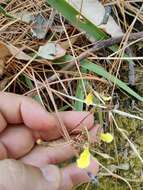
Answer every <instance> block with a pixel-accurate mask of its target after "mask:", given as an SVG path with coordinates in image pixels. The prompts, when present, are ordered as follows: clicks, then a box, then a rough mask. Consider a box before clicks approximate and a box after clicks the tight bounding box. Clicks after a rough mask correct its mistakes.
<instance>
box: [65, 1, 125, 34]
mask: <svg viewBox="0 0 143 190" xmlns="http://www.w3.org/2000/svg"><path fill="white" fill-rule="evenodd" d="M68 2H69V3H70V4H71V5H72V6H73V7H74V8H75V9H76V10H77V11H78V12H79V13H81V14H82V15H83V16H84V17H85V18H87V19H88V20H89V21H91V22H92V23H93V24H95V25H96V26H98V27H99V28H101V29H103V30H104V31H106V33H107V34H109V35H111V36H112V37H119V36H122V35H123V32H122V30H121V28H120V26H118V25H117V23H116V22H115V20H114V19H113V17H112V16H109V19H108V20H107V24H104V25H103V24H102V23H103V20H104V16H105V7H104V6H103V5H102V3H101V2H99V1H98V0H88V1H83V0H69V1H68Z"/></svg>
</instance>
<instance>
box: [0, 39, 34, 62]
mask: <svg viewBox="0 0 143 190" xmlns="http://www.w3.org/2000/svg"><path fill="white" fill-rule="evenodd" d="M11 55H12V56H13V57H15V58H17V59H19V60H25V61H29V60H30V59H31V57H30V56H29V55H27V54H26V53H24V52H23V51H22V50H20V49H19V48H17V47H15V46H13V45H12V44H10V43H4V42H2V41H0V58H1V59H4V58H5V57H6V56H11Z"/></svg>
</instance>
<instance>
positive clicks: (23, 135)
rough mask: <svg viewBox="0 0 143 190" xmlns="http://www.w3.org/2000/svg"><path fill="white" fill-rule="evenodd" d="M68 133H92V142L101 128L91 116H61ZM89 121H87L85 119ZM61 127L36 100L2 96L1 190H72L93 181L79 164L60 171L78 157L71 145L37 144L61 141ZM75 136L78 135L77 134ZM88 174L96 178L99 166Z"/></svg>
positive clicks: (0, 134) (0, 132)
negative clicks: (59, 166)
mask: <svg viewBox="0 0 143 190" xmlns="http://www.w3.org/2000/svg"><path fill="white" fill-rule="evenodd" d="M59 116H60V118H61V119H62V121H63V123H64V125H65V127H66V129H67V130H68V131H75V132H76V133H77V131H80V130H81V126H80V125H78V124H79V123H80V122H81V121H82V125H83V126H86V127H87V128H88V130H89V135H90V137H91V141H93V140H95V139H96V133H97V130H98V128H99V126H98V125H96V126H94V125H93V123H94V119H93V115H91V114H89V113H88V112H75V111H70V112H60V113H59ZM84 118H86V119H84ZM59 129H60V125H59V122H58V120H57V117H56V115H55V114H54V113H48V112H47V111H46V110H45V109H44V108H43V107H41V105H39V104H38V103H37V102H35V101H34V100H32V99H30V98H27V97H24V96H20V95H16V94H11V93H2V92H0V160H1V161H0V190H11V187H12V188H13V189H15V190H19V189H20V190H24V189H27V190H48V189H49V190H51V189H52V190H70V189H72V188H73V187H74V186H76V185H78V184H81V183H83V182H88V181H89V177H88V176H87V173H86V171H85V170H83V169H79V168H77V166H76V164H75V163H73V164H70V165H68V166H66V167H63V168H61V169H59V168H58V167H57V165H56V164H59V163H62V162H64V161H66V160H68V159H70V158H72V157H73V156H74V155H75V151H74V150H73V148H72V147H71V146H70V145H69V144H66V145H65V144H63V145H60V146H54V147H48V146H47V147H44V146H38V145H36V143H35V142H36V140H37V139H38V138H41V139H42V140H46V141H49V140H56V139H60V138H62V137H61V133H60V130H59ZM73 134H74V133H73ZM88 171H90V172H92V173H93V174H96V173H97V172H98V165H97V163H96V162H95V161H91V164H90V166H89V168H88Z"/></svg>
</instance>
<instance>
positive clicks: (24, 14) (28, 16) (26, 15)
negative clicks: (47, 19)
mask: <svg viewBox="0 0 143 190" xmlns="http://www.w3.org/2000/svg"><path fill="white" fill-rule="evenodd" d="M13 16H14V17H15V18H17V19H19V20H21V21H23V22H25V23H27V24H29V23H30V22H32V21H33V20H34V15H33V14H32V13H30V12H28V11H21V12H17V13H15V14H13Z"/></svg>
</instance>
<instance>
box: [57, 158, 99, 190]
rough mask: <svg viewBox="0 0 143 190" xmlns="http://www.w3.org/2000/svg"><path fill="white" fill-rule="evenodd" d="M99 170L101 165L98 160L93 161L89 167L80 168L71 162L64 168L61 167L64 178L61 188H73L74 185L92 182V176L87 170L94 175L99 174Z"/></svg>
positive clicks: (67, 189) (61, 189)
mask: <svg viewBox="0 0 143 190" xmlns="http://www.w3.org/2000/svg"><path fill="white" fill-rule="evenodd" d="M98 171H99V165H98V164H97V162H96V161H92V162H91V164H90V166H89V167H88V168H87V169H79V168H77V166H76V164H71V165H69V166H67V167H65V168H63V169H61V173H62V180H61V184H60V187H59V190H71V189H72V188H73V187H75V186H77V185H79V184H82V183H87V182H90V180H91V179H90V178H89V176H88V174H87V172H90V173H92V175H95V176H96V175H97V173H98Z"/></svg>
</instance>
